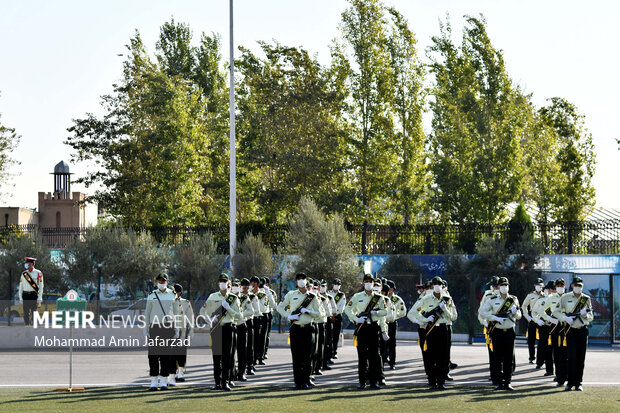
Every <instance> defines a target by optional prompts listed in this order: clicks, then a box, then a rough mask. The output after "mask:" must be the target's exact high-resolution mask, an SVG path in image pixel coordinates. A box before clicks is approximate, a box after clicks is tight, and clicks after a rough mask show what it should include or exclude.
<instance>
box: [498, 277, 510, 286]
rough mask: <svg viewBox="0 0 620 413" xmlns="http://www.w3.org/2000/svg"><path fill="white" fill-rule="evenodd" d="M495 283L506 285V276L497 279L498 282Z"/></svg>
mask: <svg viewBox="0 0 620 413" xmlns="http://www.w3.org/2000/svg"><path fill="white" fill-rule="evenodd" d="M497 285H508V278H506V277H501V278H500V279H499V282H498V283H497Z"/></svg>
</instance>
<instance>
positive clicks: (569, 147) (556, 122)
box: [539, 97, 596, 222]
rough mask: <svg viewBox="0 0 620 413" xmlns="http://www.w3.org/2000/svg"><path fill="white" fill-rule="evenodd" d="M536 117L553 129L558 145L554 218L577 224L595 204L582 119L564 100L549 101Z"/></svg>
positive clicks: (590, 147) (588, 138) (592, 160)
mask: <svg viewBox="0 0 620 413" xmlns="http://www.w3.org/2000/svg"><path fill="white" fill-rule="evenodd" d="M539 113H540V116H541V118H542V120H543V122H545V124H546V125H547V126H549V127H551V128H553V130H554V131H555V133H556V134H557V137H558V141H559V148H558V149H557V163H558V167H559V185H558V188H557V201H556V205H555V211H554V215H555V218H556V219H558V220H560V221H564V222H576V221H581V220H583V219H585V218H586V216H587V215H588V210H589V209H590V208H591V207H593V206H594V203H595V190H594V186H593V185H592V177H593V176H594V171H595V168H596V155H595V153H594V144H593V143H592V135H591V134H590V133H589V132H588V130H587V129H586V127H585V117H584V116H583V115H582V114H581V113H579V111H578V109H577V107H576V106H575V105H573V104H572V103H570V102H568V101H567V100H566V99H562V98H557V97H556V98H551V99H550V103H549V105H547V106H545V107H543V108H541V109H540V110H539Z"/></svg>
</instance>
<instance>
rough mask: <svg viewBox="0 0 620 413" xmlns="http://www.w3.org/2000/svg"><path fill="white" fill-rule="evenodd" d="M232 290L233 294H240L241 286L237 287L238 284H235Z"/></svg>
mask: <svg viewBox="0 0 620 413" xmlns="http://www.w3.org/2000/svg"><path fill="white" fill-rule="evenodd" d="M230 290H231V291H232V293H233V294H239V287H237V286H236V285H233V286H232V287H231V289H230Z"/></svg>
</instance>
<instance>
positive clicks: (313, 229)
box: [286, 197, 361, 295]
mask: <svg viewBox="0 0 620 413" xmlns="http://www.w3.org/2000/svg"><path fill="white" fill-rule="evenodd" d="M286 249H287V251H288V252H289V253H291V254H298V255H299V257H300V259H299V261H297V262H296V265H295V271H296V272H298V271H303V272H305V273H306V274H308V276H310V277H313V278H316V279H319V280H320V279H326V280H331V279H334V278H340V279H341V280H342V288H343V290H345V291H346V292H347V294H349V295H350V293H352V292H354V291H357V290H358V289H359V286H360V281H361V279H360V277H359V275H360V273H361V270H360V268H359V267H358V266H357V264H356V262H355V255H354V254H353V248H352V246H351V235H350V234H349V232H348V231H347V230H346V229H345V227H344V221H343V219H342V217H341V216H340V215H338V214H336V215H334V216H333V217H331V218H328V217H326V216H325V214H324V213H323V212H321V210H319V208H318V207H317V206H316V204H315V203H314V202H313V201H312V200H310V199H309V198H306V197H302V199H301V200H300V201H299V209H298V211H297V213H296V214H294V215H293V216H292V217H291V218H290V220H289V231H288V234H287V247H286Z"/></svg>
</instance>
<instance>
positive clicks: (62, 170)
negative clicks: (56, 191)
mask: <svg viewBox="0 0 620 413" xmlns="http://www.w3.org/2000/svg"><path fill="white" fill-rule="evenodd" d="M54 173H55V174H68V173H70V172H69V165H67V164H66V163H65V161H60V162H58V163H57V164H56V166H55V167H54Z"/></svg>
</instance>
